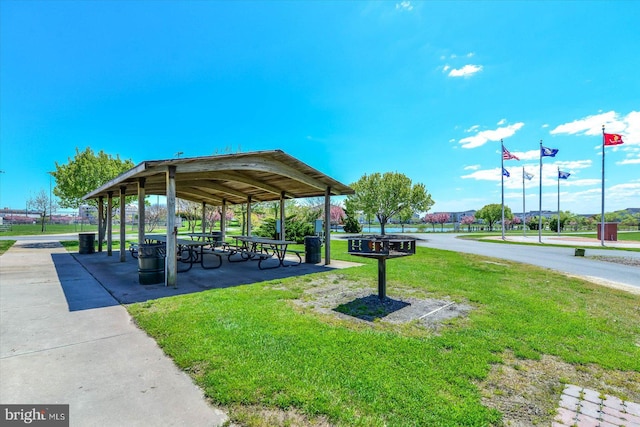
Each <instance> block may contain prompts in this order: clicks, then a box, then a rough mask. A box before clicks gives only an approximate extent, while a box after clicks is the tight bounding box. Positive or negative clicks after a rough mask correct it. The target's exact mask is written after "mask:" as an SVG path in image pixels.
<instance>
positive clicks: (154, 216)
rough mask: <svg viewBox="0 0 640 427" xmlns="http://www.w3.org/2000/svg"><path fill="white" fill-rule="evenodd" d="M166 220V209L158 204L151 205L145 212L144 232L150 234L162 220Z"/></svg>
mask: <svg viewBox="0 0 640 427" xmlns="http://www.w3.org/2000/svg"><path fill="white" fill-rule="evenodd" d="M166 218H167V208H166V207H164V206H160V205H158V204H155V205H151V206H149V208H148V209H147V210H146V212H145V219H146V222H147V223H146V230H147V232H149V233H150V232H152V231H153V230H155V228H156V227H158V226H159V225H160V221H162V219H165V221H166Z"/></svg>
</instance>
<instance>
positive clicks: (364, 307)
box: [334, 295, 411, 322]
mask: <svg viewBox="0 0 640 427" xmlns="http://www.w3.org/2000/svg"><path fill="white" fill-rule="evenodd" d="M409 305H411V304H409V303H408V302H404V301H399V300H395V299H393V298H385V299H384V300H380V298H378V295H368V296H366V297H362V298H356V299H354V300H353V301H349V302H347V303H345V304H340V305H339V306H337V307H336V308H334V311H337V312H338V313H343V314H348V315H349V316H353V317H357V318H358V319H362V320H366V321H368V322H373V321H374V320H376V319H382V318H384V317H386V316H388V315H390V314H393V313H395V312H396V311H399V310H402V309H403V308H405V307H407V306H409Z"/></svg>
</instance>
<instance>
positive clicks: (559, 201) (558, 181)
mask: <svg viewBox="0 0 640 427" xmlns="http://www.w3.org/2000/svg"><path fill="white" fill-rule="evenodd" d="M558 234H560V167H559V166H558Z"/></svg>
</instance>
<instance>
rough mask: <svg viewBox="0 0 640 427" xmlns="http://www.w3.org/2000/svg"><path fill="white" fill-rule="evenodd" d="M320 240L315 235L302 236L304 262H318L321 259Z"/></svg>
mask: <svg viewBox="0 0 640 427" xmlns="http://www.w3.org/2000/svg"><path fill="white" fill-rule="evenodd" d="M321 247H322V241H321V240H320V238H319V237H316V236H306V237H305V238H304V262H306V263H307V264H318V263H319V262H320V261H322V257H321V256H320V248H321Z"/></svg>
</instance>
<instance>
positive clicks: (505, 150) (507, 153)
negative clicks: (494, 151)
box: [502, 145, 520, 160]
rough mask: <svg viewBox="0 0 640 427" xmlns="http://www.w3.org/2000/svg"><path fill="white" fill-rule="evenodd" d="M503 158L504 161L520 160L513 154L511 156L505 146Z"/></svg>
mask: <svg viewBox="0 0 640 427" xmlns="http://www.w3.org/2000/svg"><path fill="white" fill-rule="evenodd" d="M502 158H503V159H504V160H511V159H516V160H520V159H519V158H517V157H516V156H514V155H513V154H511V153H510V152H509V150H507V149H506V148H504V145H503V146H502Z"/></svg>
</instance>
